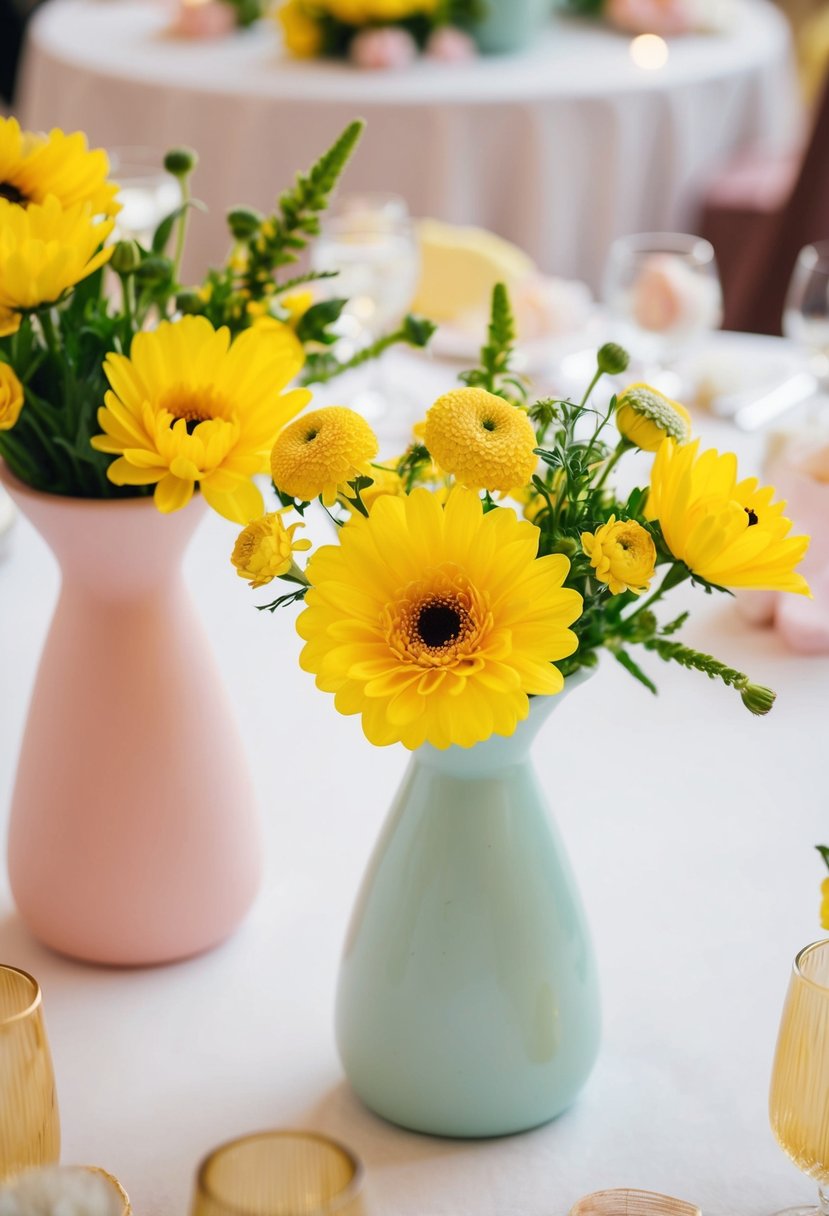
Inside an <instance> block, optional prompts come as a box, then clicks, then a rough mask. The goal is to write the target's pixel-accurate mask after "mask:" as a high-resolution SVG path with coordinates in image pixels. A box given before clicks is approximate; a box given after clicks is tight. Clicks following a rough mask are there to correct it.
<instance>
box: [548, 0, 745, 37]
mask: <svg viewBox="0 0 829 1216" xmlns="http://www.w3.org/2000/svg"><path fill="white" fill-rule="evenodd" d="M565 8H568V9H569V10H570V11H572V12H575V13H581V14H584V15H586V16H597V17H601V18H603V19H604V20H605V21H607V23H608V25H612V26H614V27H615V28H616V29H618V30H622V31H623V32H625V33H628V34H661V35H665V36H667V37H670V36H672V35H674V34H693V33H715V32H717V31H721V30H725V29H728V28H729V27H730V26H731V24H732V23H733V19H734V10H733V6H732V4H731V3H730V2H729V0H565Z"/></svg>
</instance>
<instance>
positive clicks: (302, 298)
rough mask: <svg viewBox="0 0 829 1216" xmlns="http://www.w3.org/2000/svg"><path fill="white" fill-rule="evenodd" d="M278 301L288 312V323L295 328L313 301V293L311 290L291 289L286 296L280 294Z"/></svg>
mask: <svg viewBox="0 0 829 1216" xmlns="http://www.w3.org/2000/svg"><path fill="white" fill-rule="evenodd" d="M279 303H280V304H281V305H282V307H283V308H284V309H285V310H286V311H287V313H288V324H289V325H290V326H291V327H292V328H293V329H296V326H297V325H298V323H299V322H300V321H301V320H302V318H303V317H304V316H305V314H306V312H307V311H308V309H309V308H310V307H311V305H312V304H313V303H314V293H313V291H292V292H291V293H290V294H289V295H287V296H280V299H279Z"/></svg>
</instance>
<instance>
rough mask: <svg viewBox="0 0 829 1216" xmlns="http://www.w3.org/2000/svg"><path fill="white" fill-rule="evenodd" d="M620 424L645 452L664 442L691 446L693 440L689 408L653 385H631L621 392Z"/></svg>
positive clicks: (654, 449)
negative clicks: (671, 440)
mask: <svg viewBox="0 0 829 1216" xmlns="http://www.w3.org/2000/svg"><path fill="white" fill-rule="evenodd" d="M616 425H617V427H618V428H619V433H620V434H621V435H623V436H624V438H625V439H628V440H629V441H630V442H631V443H634V444H636V446H637V447H638V448H641V449H642V451H643V452H655V451H656V449H657V448H658V447H659V445H660V443H661V442H662V440H663V439H674V440H676V442H677V443H687V442H688V440H689V439H690V438H691V425H692V424H691V415H690V414H689V413H688V411H687V410H686V409H685V406H684V405H680V404H679V402H678V401H672V400H671V398H670V397H666V396H665V394H664V393H660V391H659V389H656V388H651V386H650V385H649V384H631V385H629V386H628V387H627V388H626V389H625V391H624V392H623V393H620V395H619V398H618V401H617V405H616Z"/></svg>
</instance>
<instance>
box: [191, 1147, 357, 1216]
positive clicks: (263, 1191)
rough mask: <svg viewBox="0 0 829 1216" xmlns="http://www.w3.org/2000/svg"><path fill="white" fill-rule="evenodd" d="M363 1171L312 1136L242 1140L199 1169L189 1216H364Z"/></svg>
mask: <svg viewBox="0 0 829 1216" xmlns="http://www.w3.org/2000/svg"><path fill="white" fill-rule="evenodd" d="M362 1188H363V1169H362V1166H361V1165H360V1162H359V1161H358V1160H357V1158H356V1157H355V1156H354V1155H353V1153H351V1152H350V1151H349V1150H348V1149H347V1148H345V1147H344V1146H343V1145H341V1144H338V1143H336V1141H334V1140H329V1139H327V1138H326V1137H325V1136H320V1135H317V1134H316V1133H314V1132H291V1131H275V1132H260V1133H258V1134H257V1135H253V1136H244V1137H243V1138H242V1139H240V1140H233V1141H231V1142H230V1143H229V1144H223V1145H222V1146H221V1147H220V1148H217V1149H215V1150H214V1151H213V1152H212V1153H211V1154H210V1155H209V1156H208V1157H206V1158H205V1160H204V1161H203V1162H202V1164H201V1165H200V1167H199V1171H198V1174H197V1175H196V1194H195V1198H194V1200H193V1207H192V1212H191V1216H364V1212H363V1207H362Z"/></svg>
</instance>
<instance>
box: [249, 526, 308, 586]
mask: <svg viewBox="0 0 829 1216" xmlns="http://www.w3.org/2000/svg"><path fill="white" fill-rule="evenodd" d="M301 527H302V524H301V523H299V522H297V523H295V524H289V525H288V526H287V527H286V525H285V522H284V520H283V518H282V512H281V511H271V512H270V513H269V514H268V515H263V516H262V518H261V519H255V520H254V521H253V523H250V524H248V526H247V527H246V528H243V529H242V531H241V532H240V533H239V535H238V537H237V538H236V544H235V545H234V546H233V553H232V554H231V558H230V560H231V561H232V562H233V565H234V566H235V567H236V573H237V574H238V575H239V577H240V578H245V579H247V580H248V581H249V582H250V585H251V587H253V588H254V589H256V588H257V587H264V586H265V584H266V583H270V582H273V580H274V579H275V578H279V576H280V575H281V574H287V572H288V571H289V570H290V568H291V565H292V563H293V560H294V558H293V555H294V554H295V553H303V552H305V550H307V549H310V548H311V542H310V540H294V533H295V532H296V530H297V528H301Z"/></svg>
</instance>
